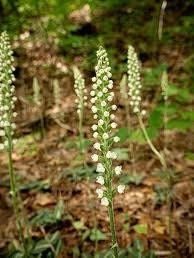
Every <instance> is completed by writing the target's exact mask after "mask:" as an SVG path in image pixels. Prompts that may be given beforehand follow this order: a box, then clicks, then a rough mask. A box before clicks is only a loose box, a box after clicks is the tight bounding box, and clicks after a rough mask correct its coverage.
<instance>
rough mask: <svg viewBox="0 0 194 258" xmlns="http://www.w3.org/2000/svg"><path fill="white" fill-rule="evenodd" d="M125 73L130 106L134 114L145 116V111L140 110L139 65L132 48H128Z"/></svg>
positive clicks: (140, 86)
mask: <svg viewBox="0 0 194 258" xmlns="http://www.w3.org/2000/svg"><path fill="white" fill-rule="evenodd" d="M127 68H128V69H127V73H128V86H129V92H128V94H129V96H130V105H131V107H132V110H133V112H134V113H142V115H145V110H141V107H140V104H141V88H142V85H141V79H140V63H139V60H138V57H137V54H136V52H135V49H134V47H132V46H129V47H128V58H127Z"/></svg>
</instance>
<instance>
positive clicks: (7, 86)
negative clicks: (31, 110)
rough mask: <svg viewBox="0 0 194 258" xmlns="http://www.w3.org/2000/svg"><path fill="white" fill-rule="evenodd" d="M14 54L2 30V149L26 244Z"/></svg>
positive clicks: (0, 108) (0, 76)
mask: <svg viewBox="0 0 194 258" xmlns="http://www.w3.org/2000/svg"><path fill="white" fill-rule="evenodd" d="M12 54H13V52H12V50H11V46H10V43H9V37H8V35H7V33H6V32H2V33H1V35H0V138H1V143H0V149H1V150H5V151H6V152H7V155H8V171H9V179H10V194H11V198H12V204H13V210H14V214H15V218H16V226H17V229H18V234H19V239H20V242H21V243H22V245H23V246H24V237H23V232H22V231H23V230H22V228H23V227H22V219H21V215H20V196H19V191H18V187H17V183H16V177H15V172H14V168H13V160H12V152H13V146H14V144H15V142H16V140H15V139H13V135H14V129H15V127H16V125H15V123H13V119H14V117H16V116H17V113H16V112H14V111H13V109H14V107H15V101H16V100H17V98H16V97H15V96H14V92H15V87H14V86H13V82H14V81H15V77H14V75H13V71H14V70H15V68H14V67H13V61H14V60H13V56H12Z"/></svg>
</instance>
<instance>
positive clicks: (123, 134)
mask: <svg viewBox="0 0 194 258" xmlns="http://www.w3.org/2000/svg"><path fill="white" fill-rule="evenodd" d="M130 133H131V132H130V130H129V129H128V128H127V127H121V128H120V129H119V130H118V132H117V136H118V137H119V138H120V141H121V142H125V141H126V140H128V139H129V137H130Z"/></svg>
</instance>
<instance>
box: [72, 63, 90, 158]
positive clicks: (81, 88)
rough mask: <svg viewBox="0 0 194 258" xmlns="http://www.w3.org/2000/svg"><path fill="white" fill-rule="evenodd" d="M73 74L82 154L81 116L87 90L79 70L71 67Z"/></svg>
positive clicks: (82, 151)
mask: <svg viewBox="0 0 194 258" xmlns="http://www.w3.org/2000/svg"><path fill="white" fill-rule="evenodd" d="M73 74H74V89H75V93H76V95H77V99H76V101H75V102H76V104H77V113H78V117H79V125H78V128H79V147H80V152H81V153H82V154H84V133H83V114H84V106H86V105H87V103H86V100H87V96H86V95H85V94H86V93H87V90H86V88H85V81H84V78H83V76H82V74H81V72H80V71H79V69H78V68H77V67H76V66H74V67H73Z"/></svg>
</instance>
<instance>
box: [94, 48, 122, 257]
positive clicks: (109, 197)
mask: <svg viewBox="0 0 194 258" xmlns="http://www.w3.org/2000/svg"><path fill="white" fill-rule="evenodd" d="M95 71H96V77H93V78H92V81H93V86H92V88H93V89H92V91H91V92H90V95H91V103H92V112H93V115H94V119H95V120H96V123H95V124H94V125H93V126H92V130H93V137H94V138H95V139H96V142H95V143H94V146H93V147H94V149H95V150H96V151H98V153H94V154H93V155H92V160H93V161H94V162H98V163H97V170H96V171H97V172H98V173H99V176H98V177H97V180H96V182H97V183H98V184H99V185H100V188H98V189H97V190H96V193H97V195H98V198H100V199H101V204H102V205H104V206H107V207H108V214H109V220H110V229H111V235H112V250H113V253H114V257H118V243H117V237H116V229H115V218H114V207H113V199H114V196H115V194H116V192H117V191H118V192H119V193H123V192H124V189H125V186H124V185H119V186H117V187H115V186H114V182H113V178H114V176H115V175H119V174H120V173H121V170H122V168H121V166H117V167H115V168H114V167H113V160H115V159H116V158H117V155H116V153H114V152H113V151H111V148H112V145H113V144H114V142H118V141H119V140H120V139H119V137H117V136H114V135H113V132H112V129H114V128H116V127H117V124H116V123H115V122H114V119H115V115H114V114H113V113H112V111H115V110H116V109H117V106H116V105H111V102H112V100H113V97H114V92H113V91H111V90H112V89H113V81H112V80H111V77H112V74H111V68H110V66H109V60H108V57H107V53H106V51H105V49H104V48H103V47H100V48H99V50H98V51H97V65H96V67H95Z"/></svg>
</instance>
